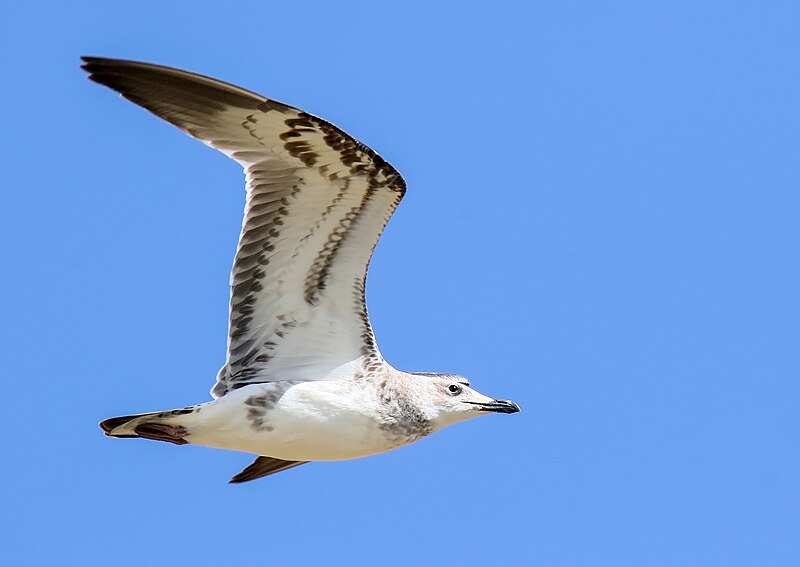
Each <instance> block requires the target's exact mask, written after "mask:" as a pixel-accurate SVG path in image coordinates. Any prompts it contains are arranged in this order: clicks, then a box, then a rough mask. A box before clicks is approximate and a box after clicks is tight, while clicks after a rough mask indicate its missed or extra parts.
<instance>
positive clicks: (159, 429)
mask: <svg viewBox="0 0 800 567" xmlns="http://www.w3.org/2000/svg"><path fill="white" fill-rule="evenodd" d="M194 411H195V408H183V409H177V410H171V411H157V412H151V413H140V414H136V415H123V416H119V417H111V418H109V419H106V420H103V421H101V422H100V428H101V429H102V430H103V432H104V433H105V434H106V435H108V436H109V437H121V438H131V437H142V438H145V439H154V440H156V441H167V442H169V443H175V444H176V445H185V444H186V443H188V441H186V439H184V437H186V435H187V434H188V431H187V430H186V428H185V427H184V426H182V425H180V424H179V423H177V419H176V418H178V416H181V415H185V414H188V413H192V412H194Z"/></svg>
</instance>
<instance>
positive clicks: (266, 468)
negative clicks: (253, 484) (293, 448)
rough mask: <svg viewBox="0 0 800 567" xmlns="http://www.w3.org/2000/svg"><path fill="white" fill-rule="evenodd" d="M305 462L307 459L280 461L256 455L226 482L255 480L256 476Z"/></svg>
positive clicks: (234, 482) (273, 472)
mask: <svg viewBox="0 0 800 567" xmlns="http://www.w3.org/2000/svg"><path fill="white" fill-rule="evenodd" d="M307 462H308V461H282V460H281V459H275V458H273V457H257V458H256V460H255V461H253V462H252V463H250V464H249V465H248V466H247V468H245V469H244V470H243V471H242V472H240V473H239V474H237V475H235V476H234V477H233V478H231V479H230V480H229V481H228V482H230V483H233V484H236V483H239V482H247V481H249V480H255V479H257V478H261V477H265V476H269V475H271V474H275V473H279V472H281V471H285V470H286V469H291V468H294V467H299V466H300V465H304V464H306V463H307Z"/></svg>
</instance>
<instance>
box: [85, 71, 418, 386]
mask: <svg viewBox="0 0 800 567" xmlns="http://www.w3.org/2000/svg"><path fill="white" fill-rule="evenodd" d="M83 59H84V61H85V64H84V66H83V68H84V69H85V70H86V71H88V72H89V78H90V79H92V80H93V81H96V82H98V83H100V84H103V85H105V86H107V87H110V88H111V89H113V90H115V91H118V92H119V93H120V94H121V95H122V96H123V97H125V98H127V99H128V100H130V101H132V102H135V103H136V104H138V105H141V106H143V107H144V108H146V109H147V110H149V111H150V112H152V113H154V114H155V115H156V116H159V117H160V118H163V119H164V120H166V121H168V122H170V123H172V124H174V125H175V126H177V127H178V128H180V129H181V130H183V131H184V132H186V133H188V134H189V135H191V136H193V137H195V138H197V139H198V140H200V141H201V142H203V143H205V144H207V145H209V146H211V147H213V148H216V149H217V150H219V151H221V152H222V153H224V154H225V155H227V156H229V157H231V158H232V159H234V160H236V161H237V162H238V163H239V164H241V165H242V167H243V168H244V171H245V176H246V189H247V202H246V205H245V211H244V221H243V223H242V233H241V236H240V238H239V245H238V249H237V251H236V258H235V260H234V264H233V271H232V273H231V300H230V322H229V333H228V356H227V361H226V363H225V365H224V366H223V367H222V369H221V370H220V373H219V376H218V378H217V383H216V385H215V386H214V388H213V389H212V395H214V396H215V397H219V396H222V395H224V394H225V393H227V392H229V391H231V390H234V389H236V388H238V387H241V386H244V385H247V384H251V383H257V382H268V381H276V380H319V379H326V378H335V377H336V376H338V375H342V374H343V373H344V372H355V371H358V369H359V368H360V367H363V366H366V367H375V366H376V365H378V366H379V365H381V364H383V359H382V358H381V356H380V353H379V352H378V349H377V346H376V344H375V338H374V336H373V333H372V328H371V326H370V322H369V318H368V316H367V310H366V305H365V301H364V286H365V280H366V271H367V265H368V264H369V260H370V257H371V255H372V251H373V249H374V247H375V244H376V243H377V241H378V238H379V237H380V235H381V233H382V232H383V229H384V227H385V226H386V223H387V222H388V221H389V218H390V217H391V215H392V213H393V212H394V210H395V208H396V207H397V205H398V204H399V203H400V199H401V198H402V197H403V194H404V192H405V182H404V181H403V179H402V177H401V176H400V174H399V173H398V172H397V171H396V170H395V169H394V168H393V167H392V166H391V165H390V164H388V163H387V162H386V161H384V160H383V159H382V158H381V157H380V156H379V155H378V154H376V153H375V152H374V151H372V150H371V149H369V148H368V147H366V146H364V145H363V144H361V143H360V142H358V141H357V140H355V139H354V138H352V137H350V136H349V135H348V134H346V133H345V132H343V131H342V130H340V129H339V128H337V127H336V126H333V125H332V124H329V123H328V122H325V121H324V120H322V119H320V118H317V117H316V116H312V115H311V114H308V113H306V112H303V111H301V110H298V109H296V108H293V107H291V106H287V105H285V104H283V103H280V102H277V101H274V100H270V99H267V98H264V97H263V96H260V95H257V94H255V93H252V92H249V91H246V90H244V89H241V88H239V87H236V86H233V85H230V84H227V83H223V82H220V81H217V80H215V79H211V78H208V77H204V76H201V75H196V74H193V73H188V72H186V71H181V70H178V69H171V68H168V67H161V66H158V65H151V64H147V63H138V62H133V61H121V60H113V59H101V58H96V57H84V58H83Z"/></svg>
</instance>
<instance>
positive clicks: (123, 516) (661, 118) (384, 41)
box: [0, 2, 800, 567]
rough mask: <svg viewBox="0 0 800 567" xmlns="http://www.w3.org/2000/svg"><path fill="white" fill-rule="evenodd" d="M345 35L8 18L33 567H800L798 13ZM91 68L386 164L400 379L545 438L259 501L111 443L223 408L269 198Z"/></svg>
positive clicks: (21, 442)
mask: <svg viewBox="0 0 800 567" xmlns="http://www.w3.org/2000/svg"><path fill="white" fill-rule="evenodd" d="M700 4H702V5H700ZM223 6H224V7H223ZM343 6H344V5H342V4H341V3H333V2H332V3H314V2H306V3H288V2H287V3H280V4H278V3H265V2H231V3H225V4H222V3H215V2H192V3H188V2H174V3H149V4H146V3H145V4H140V3H135V4H134V3H127V4H120V3H108V2H73V3H60V4H56V3H49V4H48V3H36V2H28V3H16V4H14V6H13V9H12V7H11V4H10V3H9V4H6V5H4V7H3V8H2V9H0V10H1V11H2V17H1V18H0V21H1V22H2V23H0V28H1V31H2V33H0V47H2V49H0V59H1V60H2V66H3V69H4V72H5V81H4V83H3V84H4V87H3V88H2V89H0V107H1V108H3V109H4V112H3V115H4V118H3V121H4V127H3V132H4V140H5V142H4V144H3V148H4V152H2V154H0V160H2V164H1V165H2V171H3V182H2V185H3V190H2V191H0V210H2V211H4V213H5V214H4V215H3V222H2V223H0V237H2V241H3V242H4V245H3V247H2V251H1V252H0V259H1V260H2V264H0V265H2V267H3V269H2V270H0V284H1V285H2V292H3V293H2V313H3V317H2V325H0V329H1V330H0V332H1V333H2V334H1V335H0V355H2V359H3V361H4V365H5V376H6V378H5V385H6V386H5V387H6V397H5V403H4V404H3V411H2V412H0V425H1V427H0V431H2V434H1V435H2V442H3V446H4V455H5V465H4V466H3V467H2V468H0V486H2V491H3V495H2V498H3V501H4V504H3V514H2V515H1V516H2V518H0V524H2V525H0V534H2V535H1V536H0V541H2V542H3V543H2V547H3V556H4V559H5V560H6V561H10V562H9V563H8V564H20V565H21V564H26V565H52V564H74V565H78V564H81V565H100V564H110V563H113V564H116V565H142V564H153V563H155V562H172V563H175V562H179V563H178V564H194V565H214V564H221V562H223V561H225V562H226V563H225V564H228V565H238V564H253V563H255V564H265V565H266V564H275V565H278V564H286V565H294V564H318V565H321V564H325V565H357V564H364V565H367V564H371V565H375V564H381V565H409V564H412V563H414V562H416V564H423V565H424V564H436V565H454V564H459V565H479V564H486V563H490V564H491V563H498V564H519V565H522V564H524V565H543V566H548V567H550V566H556V567H557V566H585V565H614V566H628V565H630V566H641V565H648V566H661V565H664V566H673V565H682V566H694V565H698V566H699V565H704V566H705V565H726V566H736V565H796V564H799V563H800V538H798V533H800V532H799V531H798V530H800V511H799V510H800V485H799V484H798V478H800V453H799V452H798V432H799V431H800V419H799V418H798V405H799V402H800V384H799V383H798V377H799V376H800V372H798V368H800V349H799V348H798V342H799V341H800V300H799V299H798V290H799V289H800V261H799V260H798V258H799V257H800V256H799V253H800V250H799V248H800V222H798V216H799V215H800V170H799V169H798V163H800V161H799V160H798V158H800V155H799V150H798V148H800V102H798V101H800V64H799V63H798V61H800V58H799V57H798V56H799V55H800V39H798V37H799V36H798V34H797V30H798V29H800V9H799V8H798V7H797V5H796V4H794V3H788V2H787V3H783V4H782V3H779V2H775V3H769V4H768V5H764V4H762V3H756V2H752V3H737V2H704V3H696V2H668V3H667V2H665V3H639V2H626V3H613V2H604V3H557V5H551V4H548V5H545V4H539V3H522V2H520V3H516V4H515V3H502V4H500V5H497V6H493V7H488V5H484V3H475V4H470V3H458V4H456V3H451V4H446V3H435V2H433V3H422V2H419V3H403V4H400V3H397V4H396V5H394V7H388V3H387V4H382V5H376V4H375V3H348V4H346V7H343ZM84 54H88V55H102V56H111V57H123V58H131V59H140V60H146V61H152V62H157V63H162V64H167V65H172V66H178V67H183V68H187V69H190V70H193V71H197V72H200V73H204V74H208V75H212V76H216V77H219V78H222V79H225V80H227V81H230V82H234V83H237V84H240V85H242V86H244V87H246V88H249V89H252V90H255V91H257V92H260V93H263V94H265V95H268V96H271V97H274V98H277V99H279V100H282V101H285V102H288V103H290V104H293V105H295V106H299V107H301V108H303V109H306V110H308V111H310V112H313V113H315V114H318V115H320V116H323V117H325V118H327V119H328V120H330V121H332V122H334V123H335V124H337V125H339V126H340V127H342V128H344V129H345V130H347V131H349V132H351V133H352V134H353V135H355V136H356V137H358V138H359V139H361V140H362V141H364V142H365V143H367V144H369V145H370V146H371V147H373V148H374V149H376V150H377V151H379V152H380V153H381V154H382V155H383V156H384V157H385V158H386V159H388V160H389V161H391V162H392V163H393V164H394V165H395V166H396V167H397V168H398V169H399V170H400V171H401V172H402V173H403V175H404V176H405V178H406V180H407V182H408V185H409V191H408V194H407V196H406V198H405V200H404V201H403V203H402V205H401V207H400V209H399V210H398V212H397V214H396V215H395V217H394V219H393V221H392V222H391V223H390V225H389V227H388V229H387V231H386V234H385V236H384V238H383V239H382V240H381V243H380V245H379V246H378V249H377V252H376V255H375V258H374V261H373V264H372V269H371V272H370V279H369V284H368V300H369V307H370V313H371V315H372V320H373V325H374V327H375V330H376V334H377V337H378V341H379V343H380V345H381V349H382V351H383V353H384V355H385V356H386V358H387V359H388V360H389V361H390V362H391V363H393V364H394V365H395V366H397V367H399V368H403V369H407V370H440V371H452V372H459V373H463V374H465V375H467V376H469V377H470V378H471V379H472V381H473V383H474V384H475V385H476V387H478V388H479V389H481V390H484V391H486V392H489V393H492V394H493V395H496V396H499V397H507V398H511V399H514V400H515V401H517V402H518V403H519V404H520V405H521V406H522V407H523V412H522V413H520V414H516V415H513V416H488V417H483V418H480V419H476V420H472V421H470V422H467V423H463V424H459V425H457V426H454V427H451V428H448V429H446V430H444V431H442V432H440V433H438V434H436V435H434V436H432V437H430V438H427V439H424V440H422V441H420V442H419V443H417V444H415V445H413V446H410V447H407V448H404V449H401V450H399V451H395V452H392V453H389V454H386V455H381V456H376V457H371V458H368V459H362V460H357V461H349V462H342V463H333V464H329V463H323V464H317V465H309V466H304V467H300V468H299V469H296V470H294V471H291V472H287V473H282V474H279V475H277V476H275V477H271V478H268V479H265V480H261V481H257V482H254V483H250V484H245V485H241V486H229V485H228V484H226V481H227V479H228V478H229V477H230V476H231V475H232V474H234V473H236V472H238V471H239V470H240V469H241V468H243V467H244V466H245V465H246V464H247V463H248V462H249V461H250V457H249V456H247V455H244V454H237V453H232V452H224V451H214V450H210V449H204V448H196V447H175V446H171V445H168V444H163V443H155V442H145V441H136V440H133V441H126V440H116V439H108V438H104V437H103V435H102V434H101V432H100V430H99V429H98V428H97V426H96V423H97V422H98V421H99V420H100V419H103V418H105V417H109V416H112V415H118V414H124V413H131V412H138V411H147V410H158V409H165V408H171V407H179V406H183V405H186V404H190V403H196V402H200V401H204V400H206V399H208V389H209V387H210V386H211V384H212V382H213V379H214V376H215V373H216V371H217V369H218V368H219V366H220V365H221V363H222V362H223V360H224V356H225V334H226V317H227V303H226V302H227V294H228V290H227V278H228V271H229V268H230V264H231V261H232V256H233V251H234V246H235V242H236V238H237V233H238V229H239V225H240V222H241V216H240V215H241V207H242V204H243V197H244V194H243V190H242V178H241V174H240V172H239V171H238V167H237V166H236V164H234V163H233V162H230V161H228V160H227V159H226V158H224V157H223V156H221V155H218V154H216V153H215V152H213V151H212V150H210V149H208V148H206V147H204V146H202V145H201V144H199V143H197V142H194V141H192V140H191V139H189V138H188V137H186V136H185V135H183V134H181V133H180V132H179V131H177V130H176V129H174V128H172V127H171V126H169V125H167V124H165V123H162V122H160V121H159V120H157V119H156V118H154V117H152V116H150V115H149V114H147V113H146V112H144V111H142V110H141V109H138V108H136V107H135V106H134V105H132V104H130V103H128V102H126V101H122V100H120V99H119V98H118V97H116V96H115V95H113V94H112V93H111V92H110V91H108V90H106V89H103V88H100V87H99V86H97V85H93V84H91V83H90V82H89V81H87V80H86V79H85V77H84V74H83V73H82V72H81V71H80V70H79V68H78V64H79V62H78V57H79V56H80V55H84ZM379 562H380V563H379Z"/></svg>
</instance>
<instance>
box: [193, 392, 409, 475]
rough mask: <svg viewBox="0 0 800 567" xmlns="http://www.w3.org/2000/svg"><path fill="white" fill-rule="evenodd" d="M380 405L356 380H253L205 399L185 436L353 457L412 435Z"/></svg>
mask: <svg viewBox="0 0 800 567" xmlns="http://www.w3.org/2000/svg"><path fill="white" fill-rule="evenodd" d="M380 409H381V407H380V403H379V401H378V400H377V399H376V396H375V395H374V389H373V390H370V388H368V387H366V386H365V385H362V384H359V383H357V382H345V381H317V382H300V383H286V382H274V383H269V384H253V385H250V386H246V387H244V388H240V389H238V390H235V391H233V392H230V393H229V394H227V395H225V396H224V397H222V398H219V399H218V400H215V401H214V402H211V403H210V404H208V405H207V407H206V408H204V411H202V412H199V413H198V414H197V417H198V418H200V419H198V422H197V423H196V425H195V427H192V428H190V435H189V436H187V440H188V441H189V442H191V443H193V444H196V445H205V446H209V447H217V448H223V449H233V450H238V451H245V452H248V453H254V454H257V455H266V456H270V457H275V458H278V459H284V460H292V461H333V460H344V459H354V458H358V457H364V456H367V455H373V454H376V453H382V452H385V451H389V450H391V449H395V448H397V447H400V446H402V445H405V444H406V443H409V442H411V441H413V440H414V438H413V437H409V436H407V435H402V434H399V433H400V431H399V430H398V429H397V428H396V427H395V428H392V427H388V428H387V424H386V423H385V420H384V419H383V418H384V415H383V414H382V413H381V411H380ZM203 415H205V417H201V416H203ZM416 438H418V437H416Z"/></svg>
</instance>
